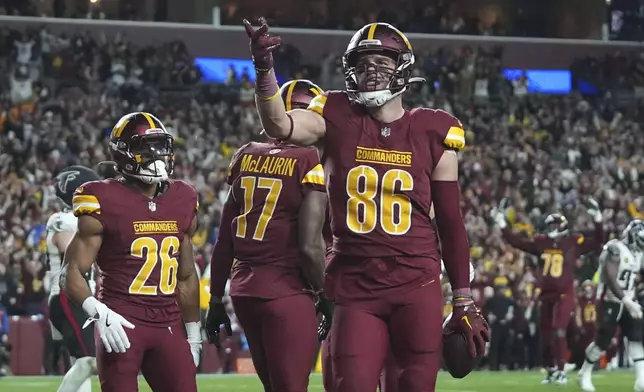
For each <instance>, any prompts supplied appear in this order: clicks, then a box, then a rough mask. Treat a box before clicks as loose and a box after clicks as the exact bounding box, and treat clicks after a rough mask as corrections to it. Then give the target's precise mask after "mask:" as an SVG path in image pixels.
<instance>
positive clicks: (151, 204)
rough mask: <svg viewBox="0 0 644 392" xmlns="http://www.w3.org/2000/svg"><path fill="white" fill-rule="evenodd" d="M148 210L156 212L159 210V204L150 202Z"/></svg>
mask: <svg viewBox="0 0 644 392" xmlns="http://www.w3.org/2000/svg"><path fill="white" fill-rule="evenodd" d="M148 208H149V209H150V211H152V212H154V211H156V210H157V203H155V202H153V201H150V202H149V203H148Z"/></svg>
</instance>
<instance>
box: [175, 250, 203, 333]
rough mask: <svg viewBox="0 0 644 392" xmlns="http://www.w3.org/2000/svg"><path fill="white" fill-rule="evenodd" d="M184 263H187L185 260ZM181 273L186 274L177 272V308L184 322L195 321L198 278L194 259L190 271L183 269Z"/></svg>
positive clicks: (196, 318)
mask: <svg viewBox="0 0 644 392" xmlns="http://www.w3.org/2000/svg"><path fill="white" fill-rule="evenodd" d="M191 245H192V244H191ZM191 251H192V249H191ZM190 261H192V260H190ZM186 264H188V263H187V262H186ZM180 269H181V268H180ZM186 269H187V267H186ZM183 273H187V275H179V274H177V287H178V289H179V300H178V303H179V309H181V317H183V321H184V322H186V323H189V322H197V321H199V320H200V313H199V278H198V277H197V270H196V269H195V267H194V261H192V271H191V272H189V273H188V272H187V271H185V270H184V271H183Z"/></svg>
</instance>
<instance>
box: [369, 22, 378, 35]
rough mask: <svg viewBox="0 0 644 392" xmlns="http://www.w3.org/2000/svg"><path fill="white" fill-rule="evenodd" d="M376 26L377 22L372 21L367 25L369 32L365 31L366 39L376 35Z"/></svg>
mask: <svg viewBox="0 0 644 392" xmlns="http://www.w3.org/2000/svg"><path fill="white" fill-rule="evenodd" d="M376 28H378V23H372V24H371V26H369V32H367V39H373V37H374V35H376Z"/></svg>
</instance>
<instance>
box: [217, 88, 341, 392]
mask: <svg viewBox="0 0 644 392" xmlns="http://www.w3.org/2000/svg"><path fill="white" fill-rule="evenodd" d="M280 92H281V94H280V96H281V97H282V100H283V101H284V104H285V105H286V106H287V107H289V108H306V107H307V106H308V104H309V102H310V101H311V99H313V98H314V97H316V96H317V95H319V94H321V93H322V90H321V89H320V88H319V87H318V86H316V85H315V84H313V83H311V82H309V81H308V80H294V81H291V82H289V83H286V84H285V85H284V86H282V88H281V89H280ZM227 181H228V184H229V185H230V186H231V188H230V192H229V194H228V199H227V200H226V203H225V204H224V207H223V212H222V218H221V223H220V226H219V235H218V238H217V243H216V244H215V247H214V250H213V254H212V261H211V294H212V298H211V302H210V309H209V312H208V317H207V322H206V331H207V332H208V334H209V337H210V339H211V341H212V342H213V343H215V344H217V345H219V343H220V342H219V328H220V326H221V325H222V324H223V325H224V326H225V327H226V328H227V329H228V328H229V323H230V321H229V320H228V316H227V314H226V312H225V310H224V308H223V305H222V301H221V299H222V297H223V295H224V288H225V286H226V280H227V279H228V276H229V275H232V276H231V283H230V296H231V298H232V301H233V305H234V306H235V314H236V315H237V318H238V319H239V322H240V324H241V326H242V328H243V329H244V333H245V335H246V338H247V339H248V346H249V348H250V352H251V356H252V359H253V364H254V365H255V370H256V371H257V375H258V376H259V378H260V380H261V381H262V384H263V385H264V389H265V390H266V391H283V392H304V391H306V390H307V389H308V383H309V375H310V373H311V369H312V368H313V366H314V365H315V359H316V353H317V350H318V326H319V324H318V318H317V315H316V313H317V311H318V310H319V311H321V313H322V314H323V317H324V318H325V320H328V321H329V322H330V321H331V317H332V315H331V313H330V311H331V310H332V308H331V302H330V301H329V300H328V299H327V298H326V296H325V295H324V292H323V286H324V254H325V250H324V242H323V240H322V228H323V225H324V222H325V218H326V204H327V196H326V193H325V185H324V184H325V177H324V170H323V169H322V165H321V164H320V158H319V155H318V150H317V149H316V148H314V147H298V146H295V145H292V144H288V143H285V142H280V141H277V140H275V139H272V140H270V141H268V142H265V143H255V142H251V143H248V144H246V145H245V146H243V147H241V148H240V149H239V150H238V151H237V152H236V153H235V155H234V156H233V159H232V161H231V163H230V169H229V172H228V179H227ZM233 260H234V261H235V262H234V263H233ZM231 268H232V274H231ZM316 303H317V308H318V309H317V310H316ZM322 329H326V327H325V325H324V323H323V325H322ZM325 333H326V332H323V331H321V334H320V336H319V337H320V338H324V335H325Z"/></svg>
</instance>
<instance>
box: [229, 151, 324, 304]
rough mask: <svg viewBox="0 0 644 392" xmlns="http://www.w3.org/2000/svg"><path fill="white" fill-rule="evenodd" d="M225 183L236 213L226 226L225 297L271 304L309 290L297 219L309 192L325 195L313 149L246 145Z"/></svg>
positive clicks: (232, 165) (236, 155) (320, 168)
mask: <svg viewBox="0 0 644 392" xmlns="http://www.w3.org/2000/svg"><path fill="white" fill-rule="evenodd" d="M227 181H228V184H229V185H230V186H231V194H232V197H233V200H234V202H235V204H236V207H237V209H238V211H239V215H238V216H237V217H236V218H235V219H234V220H233V222H232V225H231V231H232V238H233V246H234V254H235V259H236V260H235V263H234V264H233V268H232V279H231V285H230V295H233V296H249V297H257V298H266V299H274V298H280V297H285V296H289V295H293V294H295V293H298V292H302V290H305V289H308V288H309V287H308V284H307V283H306V282H305V281H304V280H303V279H302V277H301V273H300V259H301V256H300V248H299V246H298V222H299V219H298V214H299V210H300V206H301V204H302V201H303V200H304V198H305V196H306V195H307V194H308V193H309V192H312V191H319V192H324V191H325V190H326V189H325V186H324V170H323V169H322V165H321V164H320V159H319V156H318V151H317V149H316V148H313V147H297V146H293V145H289V144H283V143H255V142H252V143H249V144H247V145H245V146H243V147H242V148H240V149H239V150H238V151H237V153H236V154H235V156H234V157H233V160H232V161H231V164H230V168H229V173H228V179H227Z"/></svg>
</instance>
